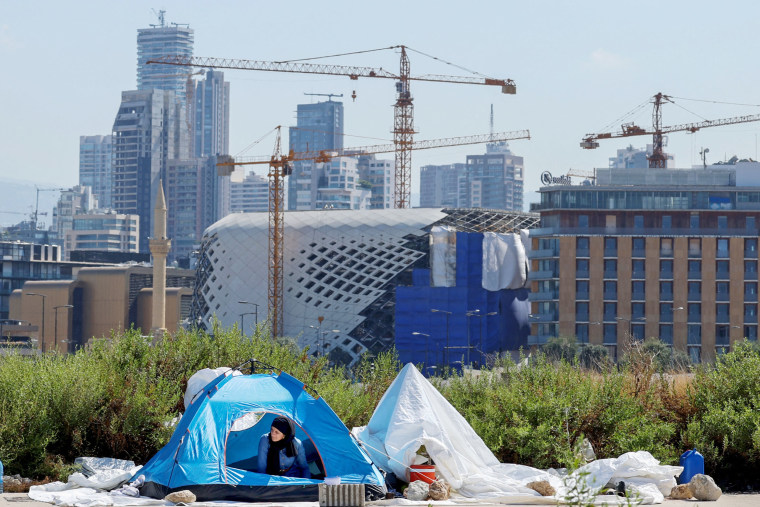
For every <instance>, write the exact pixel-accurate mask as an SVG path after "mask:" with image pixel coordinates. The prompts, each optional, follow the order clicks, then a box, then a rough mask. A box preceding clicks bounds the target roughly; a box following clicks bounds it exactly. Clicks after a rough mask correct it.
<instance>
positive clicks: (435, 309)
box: [430, 308, 451, 366]
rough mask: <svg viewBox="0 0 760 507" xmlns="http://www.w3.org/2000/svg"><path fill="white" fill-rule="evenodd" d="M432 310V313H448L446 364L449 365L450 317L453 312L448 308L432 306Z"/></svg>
mask: <svg viewBox="0 0 760 507" xmlns="http://www.w3.org/2000/svg"><path fill="white" fill-rule="evenodd" d="M430 311H431V312H432V313H445V314H446V349H445V354H444V362H445V363H446V366H448V365H449V317H451V312H449V311H447V310H439V309H437V308H431V309H430Z"/></svg>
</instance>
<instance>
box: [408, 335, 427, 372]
mask: <svg viewBox="0 0 760 507" xmlns="http://www.w3.org/2000/svg"><path fill="white" fill-rule="evenodd" d="M412 334H413V335H414V336H424V337H425V369H427V368H428V366H430V358H429V356H428V353H429V352H430V335H429V334H427V333H419V332H417V331H412Z"/></svg>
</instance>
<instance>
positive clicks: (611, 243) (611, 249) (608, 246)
mask: <svg viewBox="0 0 760 507" xmlns="http://www.w3.org/2000/svg"><path fill="white" fill-rule="evenodd" d="M604 256H605V257H617V238H604Z"/></svg>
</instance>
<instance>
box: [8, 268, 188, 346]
mask: <svg viewBox="0 0 760 507" xmlns="http://www.w3.org/2000/svg"><path fill="white" fill-rule="evenodd" d="M194 280H195V273H194V272H193V271H191V270H185V269H167V276H166V329H167V330H168V331H169V332H172V331H176V330H177V329H178V327H180V324H181V322H182V321H183V320H185V319H186V318H187V317H188V314H189V311H190V303H191V300H192V287H193V283H194ZM152 284H153V271H152V269H151V268H150V267H148V266H137V265H124V266H109V267H87V268H81V269H80V270H79V272H78V273H77V275H76V278H75V279H74V280H55V281H29V282H26V283H25V284H24V286H23V288H22V289H20V290H15V291H13V293H12V294H11V297H10V318H11V319H15V320H19V321H26V322H29V323H30V325H32V326H37V327H38V328H39V335H38V342H37V344H38V346H39V347H40V350H41V351H42V352H47V351H52V350H58V351H60V352H73V351H75V350H76V349H77V348H79V347H81V346H83V345H84V344H86V343H87V342H88V341H89V340H90V339H91V338H93V337H95V338H100V337H108V336H110V335H111V332H112V331H113V332H119V331H123V330H125V329H129V328H130V327H135V328H139V329H141V330H142V331H143V332H144V333H145V334H148V333H149V332H150V328H151V319H152V299H153V298H152Z"/></svg>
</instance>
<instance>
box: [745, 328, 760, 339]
mask: <svg viewBox="0 0 760 507" xmlns="http://www.w3.org/2000/svg"><path fill="white" fill-rule="evenodd" d="M744 338H746V339H747V340H750V341H753V342H756V341H757V326H754V325H753V326H744Z"/></svg>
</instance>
